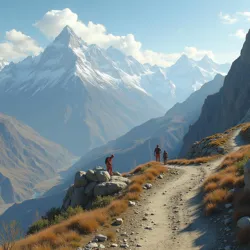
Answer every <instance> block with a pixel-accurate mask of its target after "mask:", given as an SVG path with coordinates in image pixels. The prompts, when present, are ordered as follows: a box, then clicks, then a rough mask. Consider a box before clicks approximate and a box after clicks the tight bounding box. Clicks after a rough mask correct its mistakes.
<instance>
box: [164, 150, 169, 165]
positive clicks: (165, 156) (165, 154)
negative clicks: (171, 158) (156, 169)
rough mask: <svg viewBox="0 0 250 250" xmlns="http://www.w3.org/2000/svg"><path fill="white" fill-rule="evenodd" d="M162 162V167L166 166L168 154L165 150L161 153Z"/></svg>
mask: <svg viewBox="0 0 250 250" xmlns="http://www.w3.org/2000/svg"><path fill="white" fill-rule="evenodd" d="M163 161H164V165H167V161H168V153H167V152H166V150H164V152H163Z"/></svg>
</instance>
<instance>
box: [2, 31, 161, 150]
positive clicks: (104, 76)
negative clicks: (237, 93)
mask: <svg viewBox="0 0 250 250" xmlns="http://www.w3.org/2000/svg"><path fill="white" fill-rule="evenodd" d="M125 61H126V62H127V63H128V64H129V63H135V64H136V63H137V62H136V61H133V60H131V59H130V58H125ZM121 63H125V62H124V61H122V62H121ZM142 67H143V66H142ZM140 77H141V76H140V75H136V74H129V73H128V72H126V70H122V69H120V68H119V65H118V63H116V62H115V61H113V60H112V59H111V58H110V57H109V56H108V52H107V51H106V50H103V49H101V48H99V47H98V46H96V45H91V46H87V45H86V44H85V43H84V42H83V41H82V40H81V39H80V38H78V37H77V36H76V35H75V33H74V31H73V30H72V29H71V28H69V27H65V28H64V29H63V31H62V32H61V33H60V34H59V36H58V37H57V38H56V39H55V41H54V42H52V43H51V44H50V45H49V46H48V47H47V48H46V49H45V50H44V52H43V53H42V54H40V55H39V56H37V57H28V58H26V59H25V60H23V61H22V62H20V63H17V64H14V63H11V64H10V65H8V66H7V67H5V68H4V69H3V70H2V71H1V72H0V111H1V112H4V113H6V114H9V115H12V116H15V117H17V118H18V119H19V120H21V121H24V122H25V123H26V124H28V125H30V126H31V127H33V128H35V129H36V130H37V131H39V132H40V134H42V135H43V136H44V137H47V138H49V139H51V140H53V141H55V142H57V143H59V144H62V145H64V146H65V147H66V148H68V149H69V150H71V151H72V152H74V153H75V154H78V155H81V154H83V153H85V152H86V151H87V150H89V149H91V148H93V147H96V146H99V145H102V144H103V143H105V142H107V141H109V140H112V139H115V138H116V137H118V136H120V135H122V134H124V133H125V132H127V131H128V130H129V129H131V128H132V127H134V126H136V125H138V124H140V123H143V122H145V121H147V120H148V119H150V118H152V117H157V116H160V115H162V114H163V113H164V111H165V110H164V109H163V107H162V106H161V105H160V104H159V103H158V102H157V101H155V100H154V99H153V97H152V96H151V95H150V94H149V93H147V92H146V90H145V89H143V88H142V87H141V85H140Z"/></svg>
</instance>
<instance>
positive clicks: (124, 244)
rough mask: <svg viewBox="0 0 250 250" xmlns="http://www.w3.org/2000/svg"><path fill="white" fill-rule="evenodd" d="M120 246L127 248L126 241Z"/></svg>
mask: <svg viewBox="0 0 250 250" xmlns="http://www.w3.org/2000/svg"><path fill="white" fill-rule="evenodd" d="M120 247H121V248H129V245H128V244H127V243H123V244H121V245H120Z"/></svg>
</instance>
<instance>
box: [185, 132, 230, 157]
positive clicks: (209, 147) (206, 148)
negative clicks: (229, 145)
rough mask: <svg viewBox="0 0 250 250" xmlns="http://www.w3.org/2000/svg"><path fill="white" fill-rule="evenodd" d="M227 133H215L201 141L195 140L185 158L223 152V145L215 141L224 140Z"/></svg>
mask: <svg viewBox="0 0 250 250" xmlns="http://www.w3.org/2000/svg"><path fill="white" fill-rule="evenodd" d="M226 136H227V134H215V135H213V136H209V137H206V138H204V139H202V140H201V141H197V142H195V143H194V144H193V145H192V146H191V148H190V150H189V151H188V153H187V155H186V158H188V159H193V158H197V157H204V156H212V155H219V154H224V153H225V152H226V150H225V148H224V146H223V145H218V144H217V142H218V141H220V140H224V138H225V137H226Z"/></svg>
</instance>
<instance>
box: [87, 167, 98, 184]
mask: <svg viewBox="0 0 250 250" xmlns="http://www.w3.org/2000/svg"><path fill="white" fill-rule="evenodd" d="M86 177H87V179H88V181H98V179H97V176H96V171H95V170H92V169H89V170H88V171H87V173H86Z"/></svg>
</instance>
